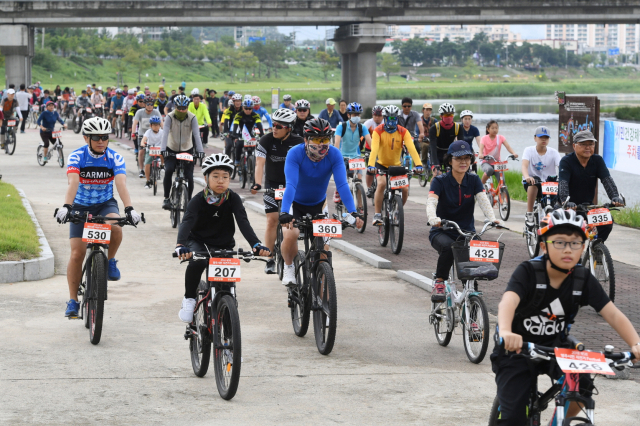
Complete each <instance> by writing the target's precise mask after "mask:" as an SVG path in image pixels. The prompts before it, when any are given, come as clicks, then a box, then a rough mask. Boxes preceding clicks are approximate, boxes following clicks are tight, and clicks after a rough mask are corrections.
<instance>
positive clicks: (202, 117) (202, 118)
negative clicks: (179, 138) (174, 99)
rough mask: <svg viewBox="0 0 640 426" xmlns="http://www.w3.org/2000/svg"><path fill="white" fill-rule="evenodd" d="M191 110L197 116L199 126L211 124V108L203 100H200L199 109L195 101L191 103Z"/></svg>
mask: <svg viewBox="0 0 640 426" xmlns="http://www.w3.org/2000/svg"><path fill="white" fill-rule="evenodd" d="M188 110H189V112H190V113H192V114H193V115H195V116H196V118H197V119H198V126H204V125H205V124H211V116H210V115H209V109H207V107H206V105H205V104H204V103H203V102H200V105H198V109H196V106H195V104H194V103H193V102H191V103H190V104H189V108H188Z"/></svg>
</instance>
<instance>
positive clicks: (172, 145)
mask: <svg viewBox="0 0 640 426" xmlns="http://www.w3.org/2000/svg"><path fill="white" fill-rule="evenodd" d="M173 101H174V103H175V105H176V109H175V111H171V112H170V113H169V114H167V117H166V118H165V121H164V131H163V132H162V156H163V157H164V181H163V186H164V201H163V202H162V208H163V209H165V210H169V209H171V201H169V194H170V192H171V184H172V183H173V172H174V171H175V169H176V157H175V156H169V155H168V154H176V153H180V152H188V153H190V154H194V156H195V157H198V158H202V157H204V149H203V148H202V142H201V141H200V129H199V128H198V119H197V118H196V116H195V115H194V114H193V113H191V112H189V111H187V108H188V106H189V98H187V97H186V96H185V95H178V96H176V97H175V99H174V100H173ZM191 135H193V138H191ZM194 145H195V151H196V152H195V153H194V152H193V151H194ZM193 165H194V162H188V163H187V164H186V165H185V171H184V172H185V177H186V179H187V181H188V183H189V199H191V195H192V194H193Z"/></svg>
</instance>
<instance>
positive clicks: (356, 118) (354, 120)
mask: <svg viewBox="0 0 640 426" xmlns="http://www.w3.org/2000/svg"><path fill="white" fill-rule="evenodd" d="M349 120H351V122H352V123H353V124H358V123H359V122H360V117H358V116H355V117H351V118H350V119H349Z"/></svg>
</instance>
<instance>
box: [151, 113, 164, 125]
mask: <svg viewBox="0 0 640 426" xmlns="http://www.w3.org/2000/svg"><path fill="white" fill-rule="evenodd" d="M161 121H162V120H161V119H160V117H158V116H157V115H154V116H153V117H151V118H150V119H149V124H160V122H161Z"/></svg>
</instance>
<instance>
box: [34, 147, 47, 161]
mask: <svg viewBox="0 0 640 426" xmlns="http://www.w3.org/2000/svg"><path fill="white" fill-rule="evenodd" d="M36 158H37V160H38V164H40V165H41V166H44V165H45V164H46V163H45V162H44V146H42V145H40V146H39V147H38V150H37V151H36Z"/></svg>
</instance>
